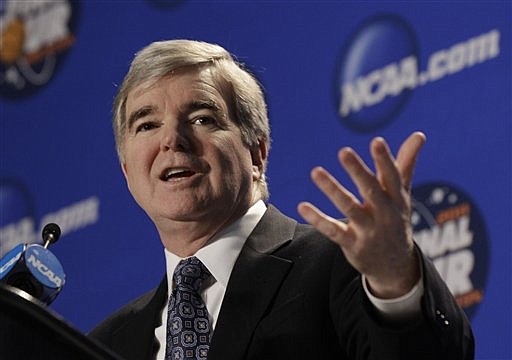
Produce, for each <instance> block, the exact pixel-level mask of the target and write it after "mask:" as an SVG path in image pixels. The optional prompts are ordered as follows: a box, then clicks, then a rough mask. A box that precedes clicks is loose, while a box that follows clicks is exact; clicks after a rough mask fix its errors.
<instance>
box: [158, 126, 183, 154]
mask: <svg viewBox="0 0 512 360" xmlns="http://www.w3.org/2000/svg"><path fill="white" fill-rule="evenodd" d="M162 130H163V131H162V137H161V139H160V150H161V151H169V150H173V151H180V152H186V151H189V150H190V146H191V141H190V139H189V134H188V133H187V129H186V128H185V126H183V125H182V124H167V125H164V127H163V129H162Z"/></svg>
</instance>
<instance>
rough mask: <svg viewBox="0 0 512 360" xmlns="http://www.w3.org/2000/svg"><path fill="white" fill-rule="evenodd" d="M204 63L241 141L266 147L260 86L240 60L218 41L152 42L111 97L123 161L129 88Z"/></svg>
mask: <svg viewBox="0 0 512 360" xmlns="http://www.w3.org/2000/svg"><path fill="white" fill-rule="evenodd" d="M202 66H208V67H210V68H211V69H212V74H213V76H214V81H215V82H217V83H218V84H217V85H218V86H219V89H223V88H225V89H226V91H227V94H226V95H227V96H226V99H225V100H226V103H227V104H228V107H229V111H230V112H231V114H232V119H233V121H234V122H235V124H236V125H237V126H238V127H239V129H240V132H241V134H242V141H243V142H244V143H245V144H246V145H247V146H248V147H250V148H253V147H254V146H258V144H259V142H260V141H263V142H264V143H266V145H267V149H270V126H269V121H268V115H267V105H266V103H265V98H264V94H263V89H262V86H261V85H260V83H259V82H258V80H257V79H256V78H255V76H254V75H252V74H251V73H250V72H249V71H248V70H247V69H246V68H245V67H244V65H243V64H241V63H239V62H238V61H237V60H235V59H234V58H233V57H232V56H231V54H230V53H229V52H228V51H226V50H225V49H224V48H222V47H221V46H218V45H214V44H209V43H206V42H201V41H193V40H169V41H158V42H154V43H152V44H150V45H148V46H147V47H145V48H143V49H142V50H141V51H140V52H138V53H137V54H136V56H135V58H134V59H133V61H132V64H131V66H130V69H129V71H128V73H127V74H126V76H125V78H124V80H123V83H122V84H121V86H120V88H119V91H118V93H117V95H116V97H115V99H114V104H113V119H112V120H113V121H112V124H113V128H114V135H115V141H116V150H117V154H118V157H119V160H120V161H121V162H123V161H124V155H123V144H124V136H125V134H126V131H127V128H126V127H127V119H126V100H127V97H128V94H129V93H130V91H132V90H133V89H134V88H135V87H137V86H139V85H142V84H144V85H145V86H148V87H150V86H151V85H153V84H154V83H156V82H157V81H158V80H159V79H161V78H163V77H165V76H166V75H169V74H170V73H172V72H174V71H176V70H178V69H183V68H187V67H190V68H192V69H193V68H198V67H202ZM265 171H266V163H265V164H263V168H262V176H261V178H260V180H259V183H258V187H259V191H260V193H261V197H262V199H264V200H266V199H268V186H267V183H266V179H265Z"/></svg>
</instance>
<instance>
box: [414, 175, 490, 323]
mask: <svg viewBox="0 0 512 360" xmlns="http://www.w3.org/2000/svg"><path fill="white" fill-rule="evenodd" d="M412 195H413V213H412V224H413V227H414V239H415V241H416V243H417V244H418V245H419V247H420V248H421V250H422V251H423V253H424V254H425V255H426V256H428V257H429V258H430V259H431V260H432V261H433V263H434V265H435V267H436V269H437V270H438V272H439V274H440V275H441V277H442V278H443V279H444V281H445V282H446V284H447V286H448V288H449V289H450V291H451V292H452V294H453V295H454V297H455V299H456V301H457V303H458V304H459V305H460V306H461V307H462V308H463V309H464V311H465V312H466V314H467V315H468V317H471V316H472V315H473V313H474V312H475V310H476V308H477V307H478V305H479V304H480V303H481V302H482V300H483V298H484V290H485V284H486V281H487V271H488V261H489V259H488V257H489V250H488V245H489V241H488V237H487V230H486V227H485V223H484V220H483V218H482V215H481V213H480V211H479V210H478V208H477V207H476V205H475V203H474V202H473V201H472V200H471V198H470V197H469V196H468V195H467V194H466V193H464V192H463V191H462V190H460V189H458V188H457V187H455V186H454V185H451V184H446V183H429V184H425V185H421V186H418V187H415V188H414V189H413V190H412Z"/></svg>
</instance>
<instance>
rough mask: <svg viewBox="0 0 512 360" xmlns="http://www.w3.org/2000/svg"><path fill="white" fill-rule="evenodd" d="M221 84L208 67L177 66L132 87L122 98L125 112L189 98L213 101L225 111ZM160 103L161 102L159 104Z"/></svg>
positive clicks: (226, 100) (225, 101)
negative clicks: (123, 98) (176, 68)
mask: <svg viewBox="0 0 512 360" xmlns="http://www.w3.org/2000/svg"><path fill="white" fill-rule="evenodd" d="M226 93H227V92H226V91H225V86H223V85H222V81H218V80H217V79H216V77H215V76H214V74H213V71H212V69H211V67H201V68H186V69H179V70H177V71H174V72H172V73H171V74H168V75H165V76H164V77H162V78H160V79H158V80H157V81H153V82H145V83H142V84H139V85H137V86H135V87H134V88H133V89H132V90H131V91H130V92H129V93H128V96H127V99H126V113H127V115H128V116H129V114H130V111H133V110H134V109H136V108H138V107H141V106H147V105H155V106H158V103H161V102H164V103H165V106H166V107H168V106H181V105H182V103H183V102H187V101H191V100H192V99H193V100H201V101H208V102H210V103H217V106H219V107H220V108H223V109H225V110H227V109H226V107H227V103H228V102H229V99H227V97H226ZM160 105H163V104H160Z"/></svg>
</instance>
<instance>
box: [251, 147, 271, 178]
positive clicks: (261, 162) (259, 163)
mask: <svg viewBox="0 0 512 360" xmlns="http://www.w3.org/2000/svg"><path fill="white" fill-rule="evenodd" d="M267 155H268V146H267V143H266V142H265V141H263V140H261V139H259V140H258V144H257V145H254V146H253V147H252V148H251V159H252V177H253V180H259V179H260V178H261V176H262V175H263V173H264V172H265V168H266V166H267Z"/></svg>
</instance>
